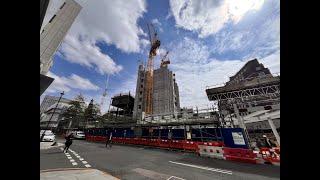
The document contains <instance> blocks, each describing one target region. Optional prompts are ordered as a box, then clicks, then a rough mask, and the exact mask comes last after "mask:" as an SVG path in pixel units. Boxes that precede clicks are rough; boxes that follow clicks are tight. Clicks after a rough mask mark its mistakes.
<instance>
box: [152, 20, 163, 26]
mask: <svg viewBox="0 0 320 180" xmlns="http://www.w3.org/2000/svg"><path fill="white" fill-rule="evenodd" d="M151 22H152V23H153V24H158V25H159V26H161V23H160V22H159V20H158V19H152V20H151Z"/></svg>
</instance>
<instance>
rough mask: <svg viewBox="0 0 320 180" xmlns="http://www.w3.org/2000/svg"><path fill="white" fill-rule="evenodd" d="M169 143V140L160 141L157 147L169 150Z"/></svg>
mask: <svg viewBox="0 0 320 180" xmlns="http://www.w3.org/2000/svg"><path fill="white" fill-rule="evenodd" d="M170 141H171V140H166V139H161V141H160V144H159V145H160V147H166V148H169V144H170Z"/></svg>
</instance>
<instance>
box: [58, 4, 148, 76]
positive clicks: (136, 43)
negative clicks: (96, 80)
mask: <svg viewBox="0 0 320 180" xmlns="http://www.w3.org/2000/svg"><path fill="white" fill-rule="evenodd" d="M77 2H78V3H79V4H80V5H81V6H82V10H81V11H80V13H79V15H78V17H77V19H76V20H75V22H74V23H73V25H72V27H71V29H70V30H69V32H68V35H67V36H66V37H65V39H64V42H63V43H62V45H61V47H60V49H59V51H60V53H62V54H63V57H64V58H65V59H66V60H67V61H69V62H72V63H76V64H80V65H82V66H87V67H89V68H93V69H95V70H96V71H97V72H98V73H99V74H101V75H103V74H114V73H118V72H119V71H121V70H122V69H123V67H122V66H121V65H118V64H117V63H116V62H115V61H114V60H113V59H112V58H110V57H109V56H108V55H107V54H105V53H103V52H101V49H100V48H99V47H98V46H97V43H101V42H103V43H107V44H108V45H115V47H116V48H118V49H120V50H121V51H123V52H126V53H132V52H135V53H136V52H141V51H142V49H143V48H144V47H145V46H146V45H147V42H146V40H145V39H141V40H140V36H142V37H146V33H145V32H144V31H143V30H142V29H141V27H139V26H138V24H137V21H138V19H139V18H141V17H142V16H143V13H145V12H146V2H145V0H137V1H125V0H118V1H112V0H104V1H100V0H90V1H80V0H78V1H77Z"/></svg>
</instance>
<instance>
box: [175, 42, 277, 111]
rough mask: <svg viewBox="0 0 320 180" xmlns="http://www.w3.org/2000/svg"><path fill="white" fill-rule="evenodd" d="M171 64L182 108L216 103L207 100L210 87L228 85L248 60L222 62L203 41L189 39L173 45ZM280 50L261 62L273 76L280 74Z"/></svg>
mask: <svg viewBox="0 0 320 180" xmlns="http://www.w3.org/2000/svg"><path fill="white" fill-rule="evenodd" d="M170 47H171V48H172V50H171V52H170V54H171V64H170V65H169V68H170V69H172V70H173V71H174V72H175V74H176V81H177V83H178V86H179V93H180V104H181V106H182V107H183V106H196V105H198V106H199V105H205V104H212V102H210V101H209V100H208V98H207V95H206V92H205V89H206V86H211V85H217V84H221V85H223V83H225V82H227V81H228V80H229V77H230V76H233V75H234V74H235V73H236V72H238V71H239V70H240V69H241V67H243V65H244V64H245V63H246V62H247V61H248V60H251V59H247V60H246V61H241V60H232V59H230V60H224V61H221V60H218V59H213V58H210V57H209V55H210V54H209V49H208V46H206V45H204V44H203V43H201V42H200V41H196V40H193V39H189V38H185V39H184V40H183V41H181V42H179V43H172V44H171V45H170ZM279 54H280V51H278V52H277V53H275V54H273V55H270V56H268V57H266V58H264V59H261V60H260V59H258V60H259V62H261V63H263V64H264V65H265V67H270V70H271V72H272V73H275V72H279V71H280V68H279V67H280V64H279V63H280V58H279Z"/></svg>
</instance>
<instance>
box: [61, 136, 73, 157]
mask: <svg viewBox="0 0 320 180" xmlns="http://www.w3.org/2000/svg"><path fill="white" fill-rule="evenodd" d="M72 140H73V133H71V134H70V135H69V136H68V137H66V142H65V143H64V144H65V147H64V150H63V152H64V151H65V152H66V153H67V152H68V149H69V147H70V146H71V144H72Z"/></svg>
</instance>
